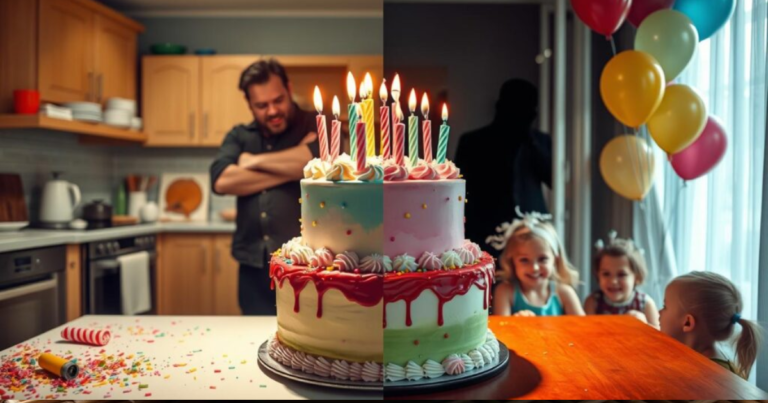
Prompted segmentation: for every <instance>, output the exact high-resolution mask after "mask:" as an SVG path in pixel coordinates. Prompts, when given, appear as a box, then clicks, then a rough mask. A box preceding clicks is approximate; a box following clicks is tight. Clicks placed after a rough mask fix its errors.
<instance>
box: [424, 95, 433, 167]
mask: <svg viewBox="0 0 768 403" xmlns="http://www.w3.org/2000/svg"><path fill="white" fill-rule="evenodd" d="M421 114H422V116H424V121H423V122H421V133H422V136H423V138H424V161H425V162H426V163H427V164H429V163H431V162H432V122H430V120H429V99H427V93H426V92H425V93H424V95H422V97H421Z"/></svg>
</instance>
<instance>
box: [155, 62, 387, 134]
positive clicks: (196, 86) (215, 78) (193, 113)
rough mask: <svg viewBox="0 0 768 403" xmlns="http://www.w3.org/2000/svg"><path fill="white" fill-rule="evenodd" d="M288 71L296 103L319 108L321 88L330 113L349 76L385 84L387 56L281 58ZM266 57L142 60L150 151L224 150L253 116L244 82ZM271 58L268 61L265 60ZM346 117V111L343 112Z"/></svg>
mask: <svg viewBox="0 0 768 403" xmlns="http://www.w3.org/2000/svg"><path fill="white" fill-rule="evenodd" d="M275 57H276V58H277V59H278V60H279V61H280V62H281V63H282V64H283V65H284V66H285V68H286V70H287V72H288V78H289V79H290V80H291V85H292V88H293V97H294V101H296V103H297V104H298V105H299V106H300V107H301V108H303V109H305V110H310V111H313V110H314V106H313V104H312V94H313V90H314V87H315V85H318V86H319V87H320V89H321V91H322V93H323V97H324V101H325V110H326V111H327V112H330V109H331V100H332V99H333V95H334V94H335V95H338V96H339V99H340V100H344V99H346V93H347V92H346V75H347V72H348V71H352V73H353V74H354V75H355V78H356V79H357V80H358V81H360V80H362V78H363V76H364V74H365V72H370V73H371V76H372V78H373V81H374V83H377V84H375V86H376V88H378V85H379V84H378V83H381V78H382V74H383V59H382V57H381V56H291V55H287V56H286V55H281V56H275ZM261 58H262V56H260V55H238V56H232V55H216V56H185V55H181V56H145V57H144V58H143V59H142V71H143V74H142V77H143V78H142V99H143V102H142V105H143V107H142V115H143V117H144V130H145V132H146V134H147V142H146V143H145V145H146V146H150V147H169V146H170V147H179V146H182V147H218V146H219V145H221V142H222V141H223V139H224V137H225V136H226V134H227V133H228V132H229V131H230V130H231V129H232V127H234V126H236V125H238V124H247V123H249V122H250V121H251V120H252V119H253V117H252V115H251V111H250V109H249V107H248V104H247V102H246V101H245V98H244V96H243V93H242V92H241V91H240V90H239V88H238V84H239V81H240V74H241V73H242V71H243V70H244V69H245V68H246V67H248V65H250V64H251V63H253V62H255V61H257V60H259V59H261ZM265 58H266V57H265ZM341 118H342V119H346V108H342V117H341Z"/></svg>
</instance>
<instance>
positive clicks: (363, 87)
mask: <svg viewBox="0 0 768 403" xmlns="http://www.w3.org/2000/svg"><path fill="white" fill-rule="evenodd" d="M359 92H360V102H363V101H364V100H365V99H366V98H368V83H366V82H365V81H363V82H362V83H360V91H359Z"/></svg>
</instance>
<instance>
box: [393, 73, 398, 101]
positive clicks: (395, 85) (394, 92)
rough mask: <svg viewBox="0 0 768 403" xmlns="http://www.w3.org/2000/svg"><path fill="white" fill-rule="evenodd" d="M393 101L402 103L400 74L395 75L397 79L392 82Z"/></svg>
mask: <svg viewBox="0 0 768 403" xmlns="http://www.w3.org/2000/svg"><path fill="white" fill-rule="evenodd" d="M392 99H394V100H395V101H397V102H400V74H395V79H394V80H392Z"/></svg>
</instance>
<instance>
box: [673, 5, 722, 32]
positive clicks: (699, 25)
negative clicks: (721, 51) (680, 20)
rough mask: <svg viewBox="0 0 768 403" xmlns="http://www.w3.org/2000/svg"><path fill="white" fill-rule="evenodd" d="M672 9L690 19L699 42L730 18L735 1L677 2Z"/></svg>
mask: <svg viewBox="0 0 768 403" xmlns="http://www.w3.org/2000/svg"><path fill="white" fill-rule="evenodd" d="M674 9H675V10H677V11H680V12H681V13H683V14H685V15H687V16H688V18H690V19H691V21H692V22H693V25H694V26H695V27H696V30H697V31H699V40H700V41H703V40H705V39H707V38H709V37H710V36H712V35H714V33H715V32H717V30H719V29H720V28H722V26H723V25H725V23H726V22H727V21H728V20H729V19H730V18H731V15H733V10H734V9H736V0H677V1H675V6H674Z"/></svg>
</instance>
